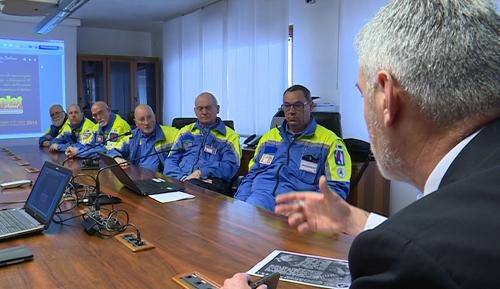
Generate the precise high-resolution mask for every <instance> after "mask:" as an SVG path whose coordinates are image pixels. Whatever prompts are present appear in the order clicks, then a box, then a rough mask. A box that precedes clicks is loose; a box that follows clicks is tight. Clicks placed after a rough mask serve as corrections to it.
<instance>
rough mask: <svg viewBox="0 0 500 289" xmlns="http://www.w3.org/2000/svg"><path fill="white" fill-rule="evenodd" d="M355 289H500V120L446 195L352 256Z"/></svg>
mask: <svg viewBox="0 0 500 289" xmlns="http://www.w3.org/2000/svg"><path fill="white" fill-rule="evenodd" d="M349 264H350V269H351V275H352V285H351V288H352V289H361V288H366V289H377V288H385V289H389V288H398V289H411V288H419V289H432V288H462V289H464V288H467V289H469V288H470V289H498V288H500V119H497V120H496V121H494V122H492V123H491V124H489V125H487V126H486V127H484V128H483V130H482V131H480V132H479V134H478V135H477V136H476V137H475V138H474V139H472V141H471V142H470V143H469V144H468V145H467V146H466V147H465V148H464V149H463V150H462V152H461V153H460V154H459V155H458V156H457V158H456V159H455V160H454V161H453V163H452V164H451V166H450V168H449V169H448V171H447V172H446V174H445V176H444V177H443V180H442V181H441V184H440V186H439V189H438V190H437V191H435V192H433V193H431V194H429V195H427V196H425V197H424V198H422V199H420V200H418V201H416V202H415V203H413V204H411V205H409V206H408V207H406V208H405V209H403V210H401V211H400V212H399V213H397V214H395V215H394V216H392V217H391V218H389V219H388V220H387V221H385V222H384V223H383V224H381V225H380V226H378V227H377V228H375V229H373V230H369V231H366V232H364V233H362V234H360V235H359V236H358V237H357V238H356V239H355V240H354V242H353V244H352V246H351V250H350V252H349Z"/></svg>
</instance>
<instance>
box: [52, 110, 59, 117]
mask: <svg viewBox="0 0 500 289" xmlns="http://www.w3.org/2000/svg"><path fill="white" fill-rule="evenodd" d="M61 113H62V110H60V111H54V112H53V113H51V114H50V117H51V118H54V117H55V116H56V115H59V114H61Z"/></svg>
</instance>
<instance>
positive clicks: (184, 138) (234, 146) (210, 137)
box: [164, 118, 241, 182]
mask: <svg viewBox="0 0 500 289" xmlns="http://www.w3.org/2000/svg"><path fill="white" fill-rule="evenodd" d="M173 148H174V149H179V148H184V149H185V152H178V151H172V152H170V154H169V156H168V158H167V159H166V161H165V170H164V174H165V175H167V176H171V177H174V178H176V179H179V180H182V179H184V178H185V177H187V176H188V175H190V174H191V173H192V172H193V171H195V170H197V169H199V170H200V171H201V177H202V179H207V178H212V177H215V178H220V179H222V180H224V181H226V182H229V181H231V179H232V178H233V176H234V175H236V173H237V172H238V169H239V167H240V159H241V148H240V136H239V135H238V134H237V133H236V132H235V131H234V130H232V129H231V128H229V127H227V126H225V125H224V122H222V121H221V120H220V118H217V123H216V124H215V125H214V126H213V127H211V128H205V129H202V127H201V126H200V124H199V123H198V121H196V123H192V124H189V125H187V126H185V127H183V128H181V130H180V131H179V134H178V135H177V140H176V141H175V144H174V147H173Z"/></svg>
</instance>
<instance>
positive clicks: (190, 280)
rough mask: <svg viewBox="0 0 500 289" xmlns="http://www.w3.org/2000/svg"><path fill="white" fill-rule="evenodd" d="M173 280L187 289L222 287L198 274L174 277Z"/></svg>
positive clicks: (215, 288) (192, 273) (216, 288)
mask: <svg viewBox="0 0 500 289" xmlns="http://www.w3.org/2000/svg"><path fill="white" fill-rule="evenodd" d="M172 280H173V281H174V282H175V283H177V284H179V285H180V286H181V287H182V288H185V289H218V288H220V287H221V286H220V285H218V284H217V283H215V282H214V281H212V280H210V279H208V278H207V277H205V276H203V275H201V274H200V273H198V272H191V273H184V274H180V275H176V276H174V277H172Z"/></svg>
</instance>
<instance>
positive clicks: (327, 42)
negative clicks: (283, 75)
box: [289, 0, 340, 104]
mask: <svg viewBox="0 0 500 289" xmlns="http://www.w3.org/2000/svg"><path fill="white" fill-rule="evenodd" d="M339 5H340V0H317V1H316V3H315V4H306V3H305V1H304V0H289V23H290V24H293V26H294V35H293V41H294V45H293V76H292V78H293V83H294V84H302V85H305V86H306V87H307V88H309V90H310V91H311V94H312V95H313V96H319V97H321V99H320V100H318V101H319V102H322V103H332V104H338V103H339V87H338V79H337V68H338V67H337V62H338V61H337V57H338V40H337V39H338V27H339Z"/></svg>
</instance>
